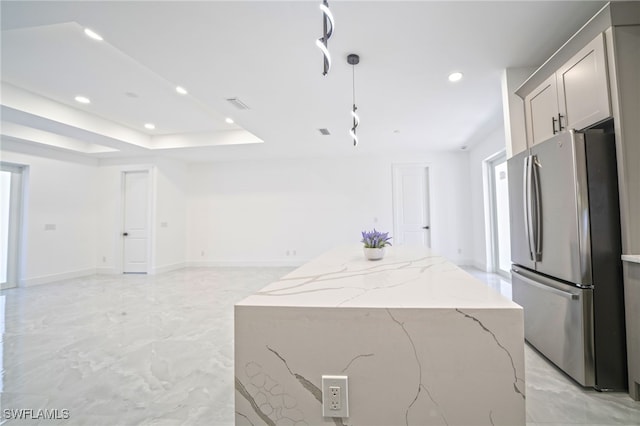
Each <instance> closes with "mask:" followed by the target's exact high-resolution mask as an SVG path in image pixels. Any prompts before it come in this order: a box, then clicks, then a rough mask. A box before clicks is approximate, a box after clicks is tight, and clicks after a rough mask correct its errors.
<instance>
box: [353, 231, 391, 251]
mask: <svg viewBox="0 0 640 426" xmlns="http://www.w3.org/2000/svg"><path fill="white" fill-rule="evenodd" d="M390 239H391V237H390V236H389V233H388V232H378V231H376V229H375V228H373V231H369V232H367V231H362V241H360V242H361V243H364V247H365V248H382V247H385V246H390V245H391V243H390V242H389V240H390Z"/></svg>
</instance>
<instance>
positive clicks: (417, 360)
mask: <svg viewBox="0 0 640 426" xmlns="http://www.w3.org/2000/svg"><path fill="white" fill-rule="evenodd" d="M323 374H331V375H347V376H348V377H349V410H350V417H349V418H348V419H338V420H334V419H332V418H323V417H322V409H321V400H322V396H321V391H320V389H321V376H322V375H323ZM235 411H236V424H237V425H238V426H242V425H251V424H254V425H258V424H268V425H319V424H327V425H335V424H338V425H339V424H345V425H371V426H374V425H445V424H448V425H471V424H473V425H524V424H525V381H524V333H523V316H522V310H521V309H519V308H515V309H504V308H502V309H464V310H460V309H446V308H442V309H402V308H400V309H384V308H298V307H264V306H236V308H235Z"/></svg>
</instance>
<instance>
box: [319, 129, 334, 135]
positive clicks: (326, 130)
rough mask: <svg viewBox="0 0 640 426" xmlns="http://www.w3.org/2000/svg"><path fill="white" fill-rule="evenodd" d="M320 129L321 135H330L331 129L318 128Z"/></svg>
mask: <svg viewBox="0 0 640 426" xmlns="http://www.w3.org/2000/svg"><path fill="white" fill-rule="evenodd" d="M318 131H319V132H320V134H321V135H323V136H329V135H330V134H331V133H330V132H329V129H318Z"/></svg>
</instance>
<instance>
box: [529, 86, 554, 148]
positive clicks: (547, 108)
mask: <svg viewBox="0 0 640 426" xmlns="http://www.w3.org/2000/svg"><path fill="white" fill-rule="evenodd" d="M524 109H525V121H526V127H527V142H528V144H529V146H533V145H535V144H537V143H540V142H542V141H545V140H547V139H549V138H550V137H552V136H553V135H554V134H555V133H557V132H558V131H559V128H558V123H557V120H558V92H557V90H556V76H555V74H554V75H552V76H550V77H549V78H548V79H546V80H545V81H544V82H543V83H542V84H541V85H540V86H538V87H537V88H536V89H535V90H534V91H533V92H531V93H530V94H529V95H528V96H527V97H525V98H524Z"/></svg>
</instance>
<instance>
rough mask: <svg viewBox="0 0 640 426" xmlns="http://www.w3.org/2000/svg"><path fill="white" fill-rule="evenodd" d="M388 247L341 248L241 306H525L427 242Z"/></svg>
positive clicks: (322, 256)
mask: <svg viewBox="0 0 640 426" xmlns="http://www.w3.org/2000/svg"><path fill="white" fill-rule="evenodd" d="M386 250H387V253H386V255H385V257H384V259H382V260H378V261H369V260H366V259H365V258H364V254H363V251H362V246H360V245H357V246H356V245H354V246H347V247H340V248H336V249H334V250H331V251H329V252H327V253H325V254H323V255H321V256H320V257H318V258H316V259H314V260H312V261H310V262H309V263H307V264H305V265H303V266H301V267H300V268H298V269H296V270H295V271H293V272H291V273H289V274H288V275H285V276H284V277H283V278H281V279H280V280H278V281H276V282H274V283H272V284H270V285H268V286H267V287H265V288H263V289H262V290H260V291H258V292H256V293H254V294H253V295H251V296H249V297H247V298H246V299H244V300H242V301H240V302H239V303H237V304H236V306H283V307H284V306H288V307H350V308H372V307H373V308H420V309H422V308H436V309H437V308H444V309H456V308H460V309H464V308H474V309H521V308H520V306H519V305H517V304H515V303H513V302H512V301H510V300H509V299H507V298H505V297H503V296H502V295H500V294H499V293H498V292H497V291H495V290H493V289H492V288H490V287H488V286H486V285H485V284H483V283H482V282H480V281H478V280H477V279H476V278H474V277H472V276H471V275H469V274H468V273H466V272H465V271H463V270H462V269H460V268H458V267H457V266H456V265H454V264H453V263H451V262H450V261H448V260H446V259H445V258H443V257H441V256H438V255H435V254H433V253H432V252H431V251H430V250H429V249H427V248H422V247H405V246H399V247H387V249H386Z"/></svg>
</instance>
